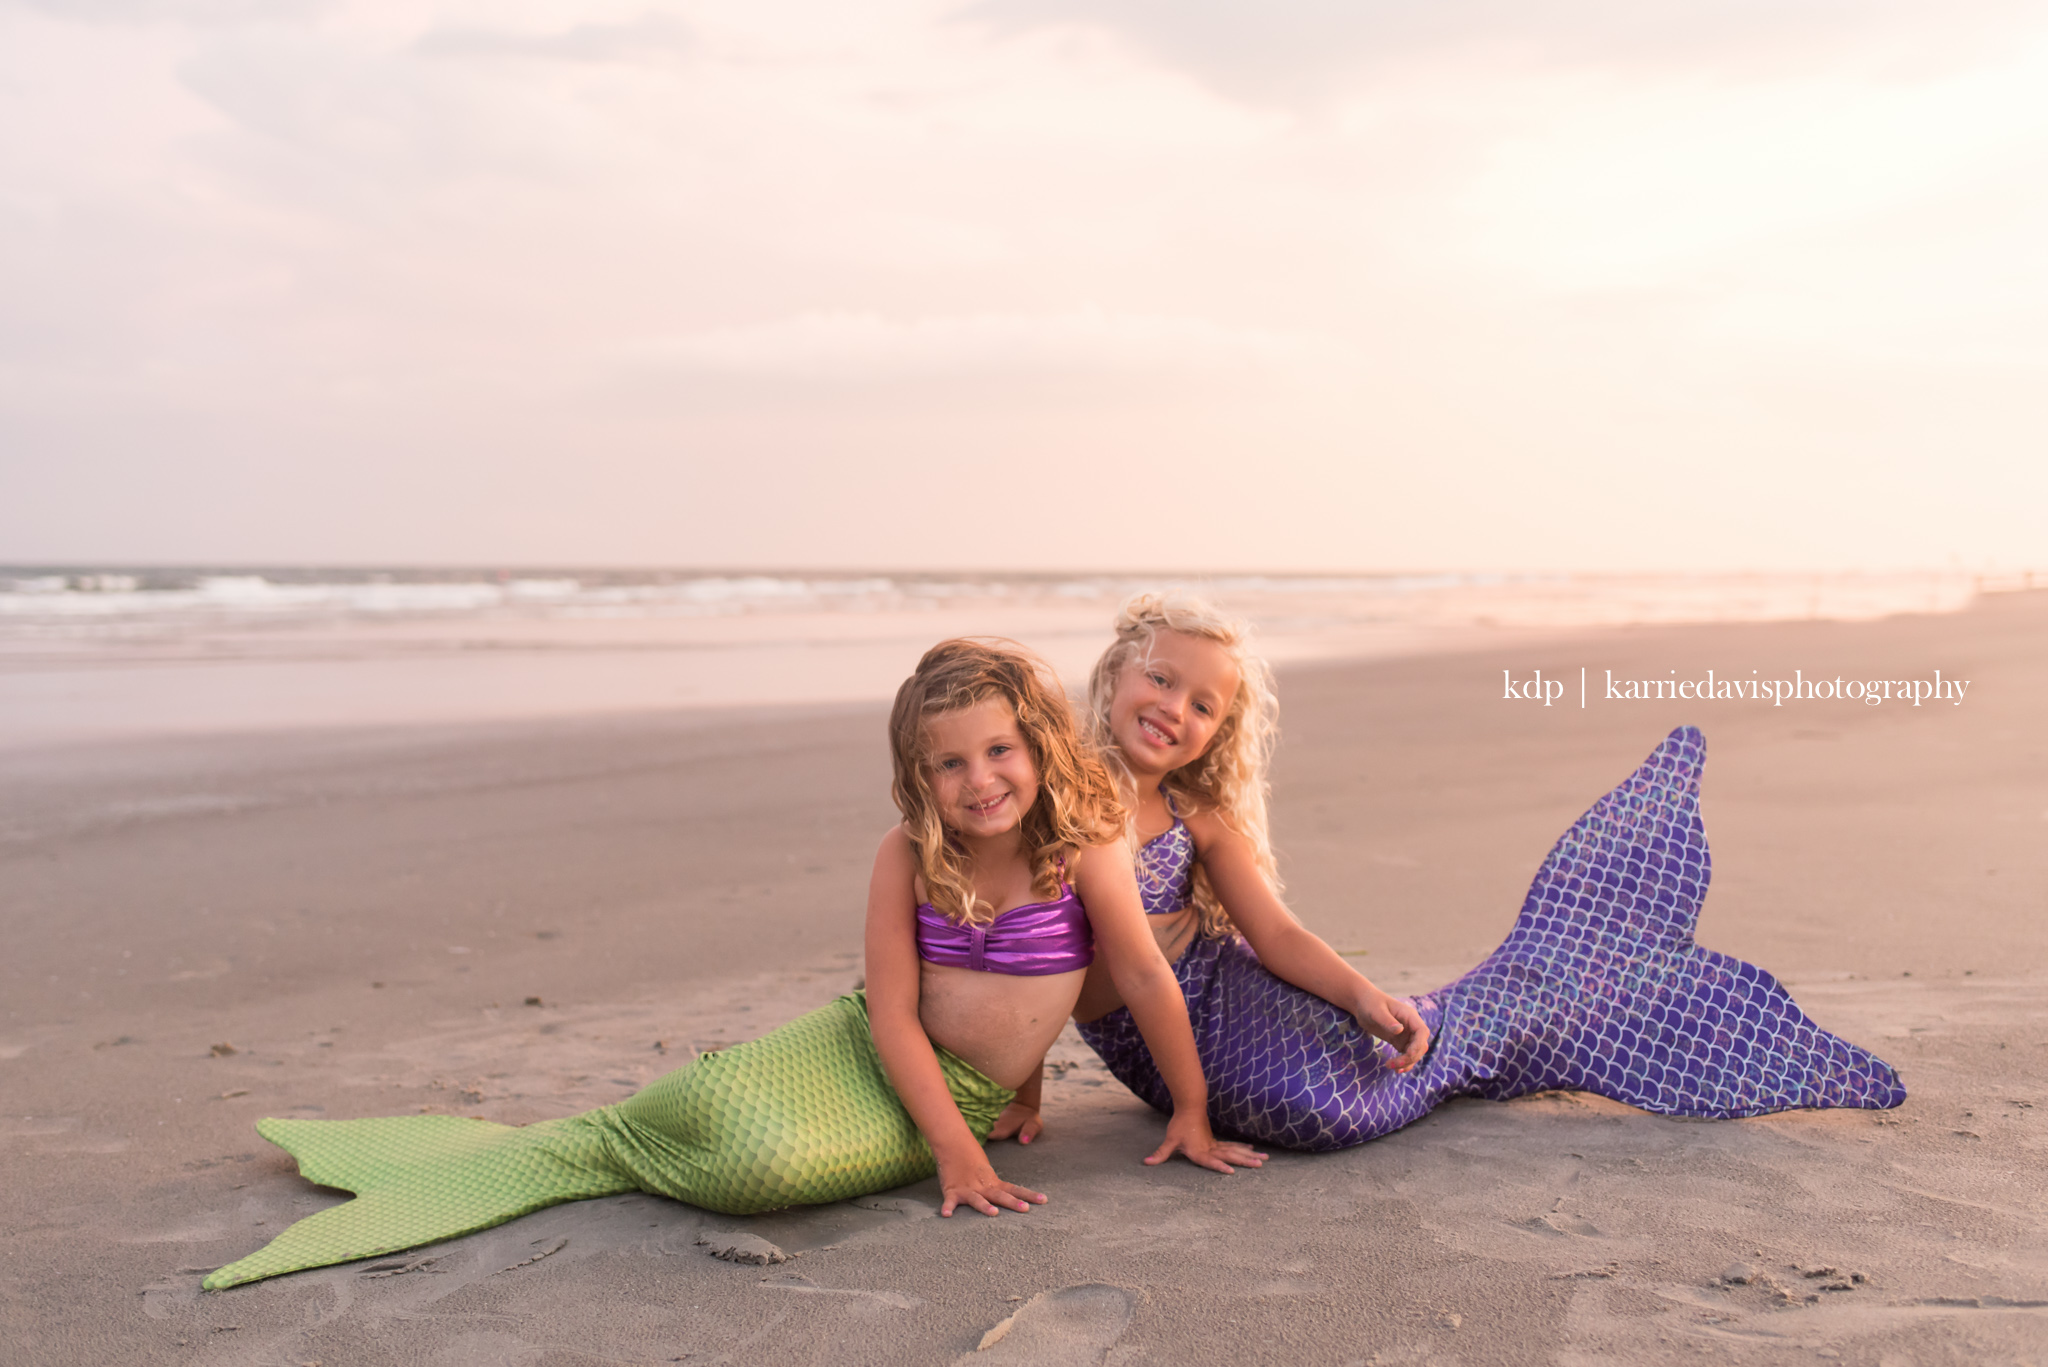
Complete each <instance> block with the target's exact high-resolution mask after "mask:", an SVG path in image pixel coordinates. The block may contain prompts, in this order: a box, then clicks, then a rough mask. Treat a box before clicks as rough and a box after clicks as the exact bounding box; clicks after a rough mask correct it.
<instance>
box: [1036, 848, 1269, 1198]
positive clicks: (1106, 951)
mask: <svg viewBox="0 0 2048 1367" xmlns="http://www.w3.org/2000/svg"><path fill="white" fill-rule="evenodd" d="M1073 879H1074V888H1075V890H1076V891H1077V892H1079V893H1080V894H1081V905H1083V906H1085V907H1086V908H1088V922H1089V924H1090V925H1091V926H1092V927H1093V928H1094V930H1095V948H1096V951H1097V952H1098V953H1100V954H1101V955H1102V957H1103V959H1104V961H1105V962H1106V963H1107V964H1108V966H1109V976H1110V980H1111V981H1112V982H1114V983H1115V984H1116V990H1117V992H1118V994H1119V995H1120V996H1122V997H1123V999H1124V1004H1125V1005H1126V1006H1128V1007H1130V1008H1131V1016H1132V1018H1133V1019H1135V1020H1136V1021H1137V1023H1138V1030H1139V1032H1140V1033H1141V1034H1143V1035H1144V1037H1145V1046H1146V1048H1148V1049H1150V1050H1151V1051H1152V1061H1153V1063H1155V1064H1156V1065H1158V1068H1159V1076H1160V1078H1161V1079H1162V1080H1163V1081H1164V1082H1165V1083H1166V1088H1167V1090H1168V1091H1169V1092H1171V1093H1172V1094H1173V1118H1172V1119H1171V1120H1169V1121H1168V1122H1167V1124H1166V1140H1165V1142H1164V1143H1162V1144H1161V1145H1160V1146H1159V1147H1158V1148H1157V1149H1155V1150H1154V1151H1153V1153H1152V1156H1151V1157H1149V1158H1147V1159H1146V1160H1145V1161H1146V1162H1147V1163H1164V1162H1165V1161H1166V1160H1167V1159H1169V1158H1171V1157H1173V1155H1174V1154H1175V1153H1176V1152H1179V1153H1182V1154H1185V1155H1186V1156H1187V1159H1188V1161H1189V1162H1191V1163H1194V1164H1197V1165H1199V1166H1201V1167H1205V1168H1213V1169H1214V1170H1215V1171H1217V1172H1231V1171H1233V1170H1234V1169H1233V1168H1232V1164H1235V1165H1237V1166H1238V1167H1248V1168H1256V1167H1258V1166H1259V1165H1261V1164H1262V1163H1264V1162H1265V1161H1266V1155H1264V1154H1262V1153H1258V1152H1256V1151H1255V1150H1253V1149H1251V1148H1248V1147H1246V1146H1245V1145H1243V1144H1233V1143H1225V1142H1222V1141H1220V1140H1218V1139H1217V1138H1216V1136H1215V1135H1214V1134H1212V1133H1211V1132H1210V1130H1209V1084H1208V1083H1207V1081H1205V1080H1204V1079H1203V1077H1202V1059H1201V1056H1200V1055H1199V1054H1197V1053H1196V1052H1195V1033H1194V1031H1193V1030H1192V1029H1191V1028H1190V1027H1189V1025H1188V1004H1187V1000H1186V999H1185V998H1184V997H1182V996H1181V991H1180V983H1179V981H1178V980H1177V979H1175V977H1174V976H1173V968H1172V966H1171V965H1169V964H1168V963H1167V962H1166V956H1165V955H1163V954H1161V953H1160V952H1159V945H1158V943H1157V942H1156V941H1155V940H1153V938H1152V932H1151V931H1150V930H1149V929H1147V928H1146V926H1145V909H1144V906H1143V904H1142V903H1140V902H1139V900H1138V880H1137V877H1136V875H1135V874H1133V873H1132V871H1131V857H1130V852H1129V851H1128V850H1126V849H1125V848H1124V846H1123V843H1122V842H1121V841H1117V842H1114V843H1111V844H1106V845H1096V846H1094V847H1092V848H1090V849H1086V850H1081V851H1078V852H1077V853H1076V855H1075V858H1074V871H1073Z"/></svg>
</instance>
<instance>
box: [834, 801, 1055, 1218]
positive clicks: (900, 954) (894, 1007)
mask: <svg viewBox="0 0 2048 1367" xmlns="http://www.w3.org/2000/svg"><path fill="white" fill-rule="evenodd" d="M916 868H917V864H916V857H915V855H914V854H913V853H912V851H911V848H910V840H909V837H907V836H906V835H905V834H904V833H903V829H902V827H900V826H899V827H897V828H896V829H895V830H892V831H890V832H889V834H887V835H885V836H883V837H882V848H881V849H880V850H878V851H877V852H876V853H875V873H874V877H873V879H872V880H870V882H869V883H868V926H867V993H868V1029H869V1031H870V1032H871V1033H872V1034H873V1035H874V1039H875V1052H876V1053H878V1054H880V1055H881V1057H882V1068H883V1071H885V1072H886V1073H888V1075H889V1085H890V1086H892V1087H894V1088H895V1089H896V1095H897V1097H898V1098H899V1099H900V1100H901V1101H902V1102H903V1109H904V1110H906V1111H908V1112H910V1118H911V1119H912V1120H914V1121H916V1122H917V1128H918V1130H919V1131H920V1132H921V1133H922V1134H923V1135H924V1139H925V1143H927V1144H929V1145H931V1150H932V1157H934V1158H936V1159H937V1160H938V1162H939V1189H940V1191H941V1192H942V1193H943V1196H944V1199H943V1203H942V1204H941V1205H940V1207H939V1214H941V1215H948V1216H950V1215H951V1214H952V1213H953V1208H954V1207H955V1206H958V1205H968V1206H972V1207H974V1208H975V1209H976V1210H978V1211H980V1212H981V1213H982V1214H983V1215H994V1214H995V1213H996V1207H998V1206H1002V1207H1005V1208H1007V1209H1010V1210H1029V1209H1031V1207H1030V1206H1029V1205H1028V1204H1026V1203H1027V1202H1037V1203H1039V1204H1041V1205H1042V1204H1044V1202H1045V1195H1044V1193H1043V1192H1036V1191H1033V1190H1031V1189H1030V1188H1029V1187H1020V1186H1017V1185H1016V1184H1014V1183H1011V1182H1005V1181H1003V1179H1002V1178H1000V1177H998V1176H996V1170H995V1168H994V1167H993V1166H992V1165H991V1164H990V1163H989V1161H988V1155H987V1154H986V1153H984V1152H982V1148H981V1145H980V1144H979V1143H978V1142H977V1141H976V1140H975V1138H974V1131H972V1130H970V1129H968V1128H967V1120H966V1118H965V1117H963V1116H962V1115H961V1114H960V1107H959V1106H958V1105H957V1104H956V1103H955V1102H954V1100H953V1093H952V1092H951V1091H949V1090H948V1089H947V1087H946V1077H945V1074H943V1073H941V1072H940V1071H939V1056H938V1055H937V1054H936V1053H934V1052H932V1041H931V1036H929V1035H927V1034H925V1032H924V1023H923V1021H921V1020H920V1019H919V1018H918V1014H917V1004H918V992H919V982H920V978H919V972H918V960H917V907H916V901H915V899H914V897H913V896H912V894H911V879H912V875H913V874H914V873H915V871H916Z"/></svg>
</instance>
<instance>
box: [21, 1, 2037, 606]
mask: <svg viewBox="0 0 2048 1367" xmlns="http://www.w3.org/2000/svg"><path fill="white" fill-rule="evenodd" d="M2044 243H2048V4H2043V3H2031V4H2018V3H1995V2H1986V0H1954V2H1953V3H1948V4H1942V5H1932V4H1928V3H1925V0H1910V2H1909V0H1854V2H1851V0H1722V2H1720V3H1686V4H1674V3H1669V2H1668V0H1554V2H1553V3H1540V4H1532V3H1528V0H1434V2H1433V3H1420V2H1418V0H1348V2H1347V0H1300V3H1287V2H1286V0H1259V2H1255V0H974V2H972V3H957V0H954V2H947V3H940V2H938V0H830V2H829V3H825V2H822V0H744V2H743V3H742V2H740V0H730V2H729V0H684V2H683V3H661V2H660V0H652V2H651V0H617V2H616V3H601V2H598V0H463V2H462V3H440V4H434V3H410V2H408V0H268V2H261V0H48V3H23V0H0V561H7V562H32V561H64V562H93V561H96V562H123V563H165V562H207V563H216V564H219V563H278V562H289V563H328V564H347V563H358V564H361V563H385V564H478V563H481V564H521V565H538V564H558V565H575V564H608V565H634V564H659V565H673V566H690V567H769V566H783V567H847V568H863V567H900V568H925V567H948V568H987V569H1000V568H1025V569H1029V568H1103V569H1147V568H1155V567H1171V568H1176V569H1226V568H1228V569H1239V568H1243V569H1251V568H1265V569H1343V570H1376V569H1443V568H1450V569H1459V568H1463V569H1531V570H1549V569H1568V570H1620V571H1626V570H1695V569H1697V570H1725V569H1760V570H1773V569H1809V568H1813V569H1889V568H1909V567H1910V568H1944V569H1945V568H1967V569H1973V570H1974V569H1982V568H1999V569H2013V568H2041V569H2048V511H2044V509H2048V400H2044V394H2048V247H2044V245H2043V244H2044Z"/></svg>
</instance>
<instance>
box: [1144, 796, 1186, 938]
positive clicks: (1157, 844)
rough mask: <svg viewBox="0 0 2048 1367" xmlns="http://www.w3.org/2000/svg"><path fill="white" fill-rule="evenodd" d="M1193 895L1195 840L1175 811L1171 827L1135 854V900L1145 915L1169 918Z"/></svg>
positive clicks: (1147, 842) (1146, 843)
mask: <svg viewBox="0 0 2048 1367" xmlns="http://www.w3.org/2000/svg"><path fill="white" fill-rule="evenodd" d="M1194 895H1195V837H1194V834H1193V833H1192V832H1191V831H1189V830H1188V825H1187V823H1186V822H1185V821H1182V820H1181V819H1180V813H1178V812H1175V813H1174V816H1173V824H1172V825H1171V826H1169V827H1167V828H1166V829H1165V830H1163V831H1161V832H1160V833H1159V834H1158V835H1155V836H1153V837H1152V838H1151V839H1150V840H1148V841H1146V842H1145V846H1144V848H1143V849H1141V850H1140V851H1139V852H1138V900H1139V902H1140V903H1142V904H1143V905H1144V908H1145V914H1146V915H1147V916H1171V915H1172V914H1173V913H1175V912H1177V911H1179V910H1180V909H1181V908H1182V907H1184V906H1186V905H1187V904H1188V901H1189V899H1190V898H1192V897H1193V896H1194Z"/></svg>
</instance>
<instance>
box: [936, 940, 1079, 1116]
mask: <svg viewBox="0 0 2048 1367" xmlns="http://www.w3.org/2000/svg"><path fill="white" fill-rule="evenodd" d="M919 967H920V970H921V972H922V979H921V982H920V985H919V988H918V1001H917V1017H918V1020H919V1021H920V1022H922V1023H923V1025H924V1029H925V1033H926V1034H927V1035H929V1036H931V1040H932V1043H934V1044H937V1045H940V1046H941V1047H943V1048H946V1049H950V1050H952V1051H953V1052H954V1053H956V1054H958V1055H959V1056H960V1057H961V1058H963V1059H965V1060H966V1061H967V1062H968V1063H971V1064H973V1065H974V1066H975V1067H976V1068H978V1069H980V1070H981V1072H982V1073H983V1075H985V1076H986V1077H987V1078H988V1079H989V1081H991V1082H994V1083H996V1084H997V1085H998V1086H1002V1087H1018V1086H1021V1085H1022V1084H1023V1082H1024V1080H1025V1079H1026V1078H1028V1077H1030V1076H1031V1075H1032V1074H1033V1073H1035V1072H1037V1071H1038V1065H1039V1062H1040V1060H1042V1059H1043V1058H1044V1057H1045V1051H1046V1050H1047V1049H1049V1048H1051V1047H1052V1042H1053V1040H1054V1039H1056V1038H1058V1036H1059V1033H1060V1029H1061V1027H1063V1026H1065V1025H1066V1023H1067V1017H1068V1016H1069V1015H1071V1014H1072V1013H1073V1010H1074V1002H1075V999H1076V998H1077V997H1078V996H1079V995H1080V992H1081V982H1082V980H1083V979H1084V978H1086V977H1087V976H1088V975H1089V973H1090V972H1092V971H1093V970H1090V969H1081V968H1077V969H1075V970H1074V971H1073V972H1071V973H1048V974H1045V975H1044V976H1042V977H1021V976H1017V975H1013V974H1006V973H981V972H977V971H975V970H974V969H971V968H953V967H948V966H946V965H943V964H934V963H924V964H921V965H919ZM1104 976H1105V978H1106V977H1107V974H1105V975H1104Z"/></svg>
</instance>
